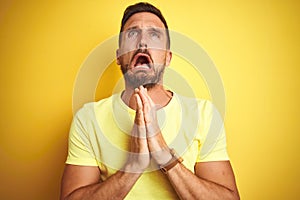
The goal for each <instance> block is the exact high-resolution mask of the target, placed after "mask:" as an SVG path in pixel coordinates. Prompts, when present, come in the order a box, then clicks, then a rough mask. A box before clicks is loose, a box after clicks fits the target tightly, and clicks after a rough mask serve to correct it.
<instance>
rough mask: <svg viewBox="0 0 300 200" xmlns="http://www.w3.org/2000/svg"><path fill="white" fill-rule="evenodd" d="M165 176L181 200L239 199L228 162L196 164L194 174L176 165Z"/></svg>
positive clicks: (180, 165)
mask: <svg viewBox="0 0 300 200" xmlns="http://www.w3.org/2000/svg"><path fill="white" fill-rule="evenodd" d="M167 176H168V178H169V180H170V182H171V184H172V185H173V187H174V189H175V190H176V192H177V194H178V195H179V197H180V198H181V199H222V200H225V199H239V194H238V190H237V187H236V183H235V178H234V174H233V171H232V168H231V165H230V162H229V161H216V162H203V163H196V165H195V174H193V173H192V172H191V171H189V170H188V169H186V168H185V167H184V166H183V165H182V164H177V165H176V166H175V167H173V168H172V169H170V170H169V171H168V172H167Z"/></svg>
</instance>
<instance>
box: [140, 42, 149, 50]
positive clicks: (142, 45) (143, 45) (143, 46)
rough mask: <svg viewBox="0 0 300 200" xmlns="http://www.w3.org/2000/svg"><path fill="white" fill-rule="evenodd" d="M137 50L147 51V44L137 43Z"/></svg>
mask: <svg viewBox="0 0 300 200" xmlns="http://www.w3.org/2000/svg"><path fill="white" fill-rule="evenodd" d="M138 47H139V49H147V44H146V43H145V42H139V46H138Z"/></svg>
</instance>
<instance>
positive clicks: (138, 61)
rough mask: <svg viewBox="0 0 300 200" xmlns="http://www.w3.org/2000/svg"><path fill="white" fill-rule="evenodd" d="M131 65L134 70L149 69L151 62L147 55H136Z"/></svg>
mask: <svg viewBox="0 0 300 200" xmlns="http://www.w3.org/2000/svg"><path fill="white" fill-rule="evenodd" d="M131 63H133V68H135V69H150V68H151V63H152V61H151V58H150V56H149V55H148V54H145V53H137V54H136V55H135V56H134V58H133V60H132V62H131Z"/></svg>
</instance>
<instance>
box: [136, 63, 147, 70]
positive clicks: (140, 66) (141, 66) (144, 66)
mask: <svg viewBox="0 0 300 200" xmlns="http://www.w3.org/2000/svg"><path fill="white" fill-rule="evenodd" d="M135 68H146V69H149V66H148V65H147V64H142V65H137V66H135Z"/></svg>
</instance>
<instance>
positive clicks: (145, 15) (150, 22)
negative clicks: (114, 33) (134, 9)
mask: <svg viewBox="0 0 300 200" xmlns="http://www.w3.org/2000/svg"><path fill="white" fill-rule="evenodd" d="M131 27H138V28H147V27H157V28H163V29H164V28H165V25H164V24H163V22H162V21H161V20H160V19H159V17H157V16H156V15H155V14H152V13H149V12H140V13H136V14H134V15H132V16H131V17H130V18H129V19H128V20H127V22H126V23H125V25H124V28H123V31H125V30H127V29H130V28H131Z"/></svg>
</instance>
